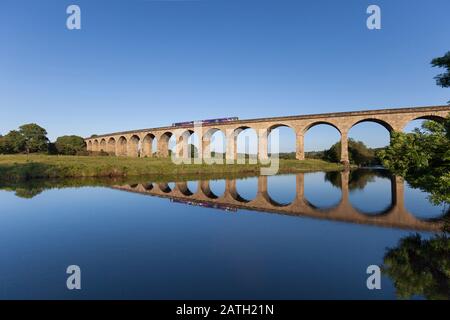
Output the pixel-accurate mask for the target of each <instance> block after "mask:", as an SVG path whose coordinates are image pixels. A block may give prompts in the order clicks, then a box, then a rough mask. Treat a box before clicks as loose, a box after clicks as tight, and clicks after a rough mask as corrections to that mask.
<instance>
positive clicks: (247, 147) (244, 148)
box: [234, 127, 258, 164]
mask: <svg viewBox="0 0 450 320" xmlns="http://www.w3.org/2000/svg"><path fill="white" fill-rule="evenodd" d="M234 135H235V140H236V148H235V157H234V158H235V159H237V160H238V163H250V164H255V163H257V162H258V161H257V160H258V135H257V133H256V130H255V129H253V128H250V127H240V128H238V129H236V130H235V131H234Z"/></svg>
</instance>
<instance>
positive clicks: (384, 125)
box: [349, 118, 394, 133]
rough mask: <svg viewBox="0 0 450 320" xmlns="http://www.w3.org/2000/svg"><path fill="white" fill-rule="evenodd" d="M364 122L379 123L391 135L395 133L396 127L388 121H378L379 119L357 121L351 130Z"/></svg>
mask: <svg viewBox="0 0 450 320" xmlns="http://www.w3.org/2000/svg"><path fill="white" fill-rule="evenodd" d="M364 122H374V123H377V124H379V125H381V126H383V127H384V128H386V130H387V131H389V133H391V132H392V131H394V127H393V126H392V125H391V124H390V123H388V122H387V121H385V120H383V119H377V118H364V119H361V120H358V121H356V122H355V123H353V124H352V125H351V126H350V127H349V130H350V129H351V128H353V127H354V126H356V125H358V124H360V123H364Z"/></svg>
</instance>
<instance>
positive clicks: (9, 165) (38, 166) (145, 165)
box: [0, 154, 342, 181]
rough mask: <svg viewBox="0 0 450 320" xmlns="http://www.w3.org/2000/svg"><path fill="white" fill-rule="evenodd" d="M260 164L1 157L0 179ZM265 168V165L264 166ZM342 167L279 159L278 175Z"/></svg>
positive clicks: (213, 170) (185, 171) (248, 168)
mask: <svg viewBox="0 0 450 320" xmlns="http://www.w3.org/2000/svg"><path fill="white" fill-rule="evenodd" d="M261 167H264V166H262V165H259V164H257V165H250V164H234V165H206V164H196V165H194V164H192V165H186V164H184V165H175V164H174V163H172V161H171V159H166V158H125V157H124V158H120V157H102V156H97V157H95V156H50V155H37V154H33V155H0V180H3V181H18V180H30V179H35V178H75V177H128V176H141V175H158V176H166V175H167V176H176V175H191V174H218V173H230V174H236V173H259V171H260V168H261ZM265 167H267V165H266V166H265ZM340 169H342V165H340V164H336V163H329V162H325V161H321V160H313V159H311V160H303V161H298V160H280V169H279V172H280V173H290V172H307V171H319V170H321V171H332V170H340Z"/></svg>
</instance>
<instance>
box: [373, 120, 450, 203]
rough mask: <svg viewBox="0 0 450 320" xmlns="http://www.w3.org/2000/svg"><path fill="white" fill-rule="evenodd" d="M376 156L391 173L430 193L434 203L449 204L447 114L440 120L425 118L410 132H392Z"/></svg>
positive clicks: (449, 141)
mask: <svg viewBox="0 0 450 320" xmlns="http://www.w3.org/2000/svg"><path fill="white" fill-rule="evenodd" d="M379 156H380V158H381V160H382V163H383V165H384V166H385V167H386V168H387V169H389V170H390V171H391V172H393V173H394V174H397V175H401V176H403V177H404V178H405V180H406V181H407V182H408V183H409V184H410V185H411V186H412V187H414V188H420V189H422V190H423V191H425V192H428V193H430V194H431V196H430V199H431V200H432V201H433V202H434V203H435V204H440V203H447V204H448V203H450V116H449V117H447V119H446V120H445V121H444V122H442V123H439V122H436V121H425V122H424V123H423V125H422V128H421V129H416V130H415V131H414V132H412V133H399V132H394V133H393V134H392V138H391V144H390V146H389V147H388V148H386V149H385V150H383V151H381V152H380V153H379Z"/></svg>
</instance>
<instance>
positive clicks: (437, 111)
mask: <svg viewBox="0 0 450 320" xmlns="http://www.w3.org/2000/svg"><path fill="white" fill-rule="evenodd" d="M449 113H450V106H430V107H411V108H399V109H383V110H368V111H353V112H338V113H326V114H312V115H299V116H287V117H273V118H262V119H247V120H236V121H231V122H225V123H219V124H203V125H202V126H194V125H186V126H178V127H176V126H168V127H159V128H151V129H141V130H133V131H125V132H116V133H111V134H103V135H98V136H91V137H89V138H86V139H85V142H86V144H87V149H88V151H94V152H95V151H102V150H103V151H105V152H108V153H110V154H113V155H116V156H128V157H152V156H155V155H157V156H162V157H167V156H169V139H170V138H171V137H172V136H175V139H176V147H175V148H176V149H175V151H176V153H177V155H179V156H181V157H183V158H187V157H188V148H187V146H188V139H189V137H190V135H191V134H193V133H196V134H197V136H198V137H199V140H200V141H201V143H199V145H198V146H197V148H198V154H199V155H201V156H202V158H210V155H211V152H210V143H211V137H212V135H213V134H214V133H215V132H217V131H221V132H223V134H224V137H225V140H226V152H225V153H226V160H227V163H233V162H234V160H236V157H237V145H236V144H237V143H236V141H237V136H238V135H239V133H240V132H242V131H243V130H245V129H248V128H252V129H254V130H255V131H256V133H257V137H258V158H259V159H260V160H266V159H267V158H268V136H269V134H270V132H271V130H273V129H275V128H278V127H283V126H285V127H290V128H292V129H293V130H294V132H295V134H296V158H297V159H298V160H303V159H304V158H305V152H304V136H305V133H306V132H307V131H308V130H309V129H310V128H312V127H314V126H316V125H319V124H327V125H330V126H333V127H335V128H336V129H337V130H338V131H339V133H340V136H341V162H343V163H348V161H349V158H348V132H349V130H350V129H351V128H352V127H353V126H355V125H357V124H359V123H361V122H367V121H369V122H376V123H378V124H380V125H382V126H384V127H385V128H386V129H387V130H388V131H389V132H393V131H402V130H403V129H404V127H405V126H406V125H407V124H408V123H409V122H410V121H412V120H416V119H429V120H442V119H443V118H445V117H446V116H447V115H448V114H449ZM155 139H156V141H157V151H156V152H152V144H153V140H155Z"/></svg>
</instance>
